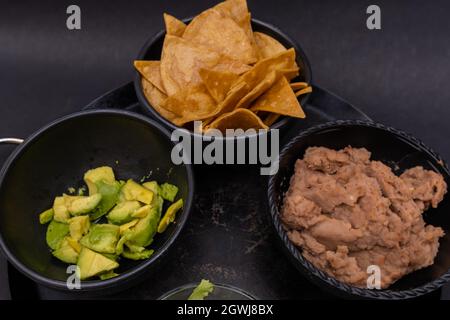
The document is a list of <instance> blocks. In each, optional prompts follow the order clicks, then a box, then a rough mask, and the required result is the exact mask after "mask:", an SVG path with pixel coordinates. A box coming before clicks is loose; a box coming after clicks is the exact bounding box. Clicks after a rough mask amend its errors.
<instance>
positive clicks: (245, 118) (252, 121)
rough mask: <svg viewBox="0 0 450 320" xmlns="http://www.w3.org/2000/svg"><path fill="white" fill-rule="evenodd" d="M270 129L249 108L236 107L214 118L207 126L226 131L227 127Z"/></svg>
mask: <svg viewBox="0 0 450 320" xmlns="http://www.w3.org/2000/svg"><path fill="white" fill-rule="evenodd" d="M251 128H253V129H268V127H267V126H266V125H265V124H264V123H263V122H262V121H261V119H260V118H259V117H258V116H257V115H256V114H254V113H253V112H252V111H250V110H248V109H236V110H234V111H232V112H228V113H224V114H223V115H221V116H220V117H218V118H217V119H216V120H214V121H213V122H212V123H211V124H210V125H209V126H208V127H207V128H206V130H208V129H218V130H220V131H222V132H225V130H226V129H243V130H247V129H251Z"/></svg>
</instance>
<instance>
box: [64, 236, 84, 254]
mask: <svg viewBox="0 0 450 320" xmlns="http://www.w3.org/2000/svg"><path fill="white" fill-rule="evenodd" d="M65 239H67V242H68V243H69V245H70V246H71V247H72V248H73V249H74V250H75V251H76V252H78V253H80V251H81V244H80V243H79V242H78V240H75V239H74V238H72V237H66V238H65Z"/></svg>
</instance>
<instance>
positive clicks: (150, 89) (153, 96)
mask: <svg viewBox="0 0 450 320" xmlns="http://www.w3.org/2000/svg"><path fill="white" fill-rule="evenodd" d="M142 90H143V92H144V95H145V98H146V99H147V100H148V102H149V103H150V104H151V105H152V107H153V108H154V109H155V110H156V111H157V112H158V113H159V114H160V115H161V116H163V117H164V118H165V119H167V120H169V121H170V122H172V123H173V122H174V121H175V120H176V119H177V118H178V117H177V115H176V114H174V113H173V112H171V111H169V110H167V109H164V108H163V107H162V104H163V103H164V101H165V100H166V99H167V96H166V95H165V94H164V93H163V92H161V91H160V90H159V89H158V88H157V87H155V86H154V85H153V84H152V83H151V82H150V81H148V80H147V79H145V78H142Z"/></svg>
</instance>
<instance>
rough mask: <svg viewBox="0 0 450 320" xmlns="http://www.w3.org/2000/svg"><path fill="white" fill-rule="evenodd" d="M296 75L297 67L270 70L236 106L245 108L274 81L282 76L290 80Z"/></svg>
mask: <svg viewBox="0 0 450 320" xmlns="http://www.w3.org/2000/svg"><path fill="white" fill-rule="evenodd" d="M297 75H298V69H279V70H275V71H272V72H270V73H269V74H267V75H266V77H265V78H264V79H263V80H262V81H260V82H259V83H258V84H257V85H256V87H254V88H253V89H252V90H251V91H250V92H248V93H247V94H246V95H245V96H244V97H243V98H242V99H241V100H240V101H239V103H238V104H237V106H236V108H247V107H248V106H249V105H250V104H251V103H252V102H253V101H255V99H256V98H258V97H259V96H260V95H262V94H263V93H264V92H266V91H267V90H268V89H269V88H270V87H272V86H273V85H274V83H275V82H277V81H278V79H279V78H280V77H282V76H284V77H285V78H286V79H287V80H291V79H292V78H295V77H296V76H297Z"/></svg>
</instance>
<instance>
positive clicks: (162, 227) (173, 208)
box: [158, 199, 183, 233]
mask: <svg viewBox="0 0 450 320" xmlns="http://www.w3.org/2000/svg"><path fill="white" fill-rule="evenodd" d="M182 207H183V199H179V200H178V201H177V202H174V203H172V204H171V205H170V207H169V208H167V211H166V213H165V214H164V216H163V217H162V219H161V221H160V222H159V225H158V233H163V232H164V231H166V229H167V226H168V225H169V223H171V222H173V221H174V220H175V216H176V214H177V212H178V210H180V209H181V208H182Z"/></svg>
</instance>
